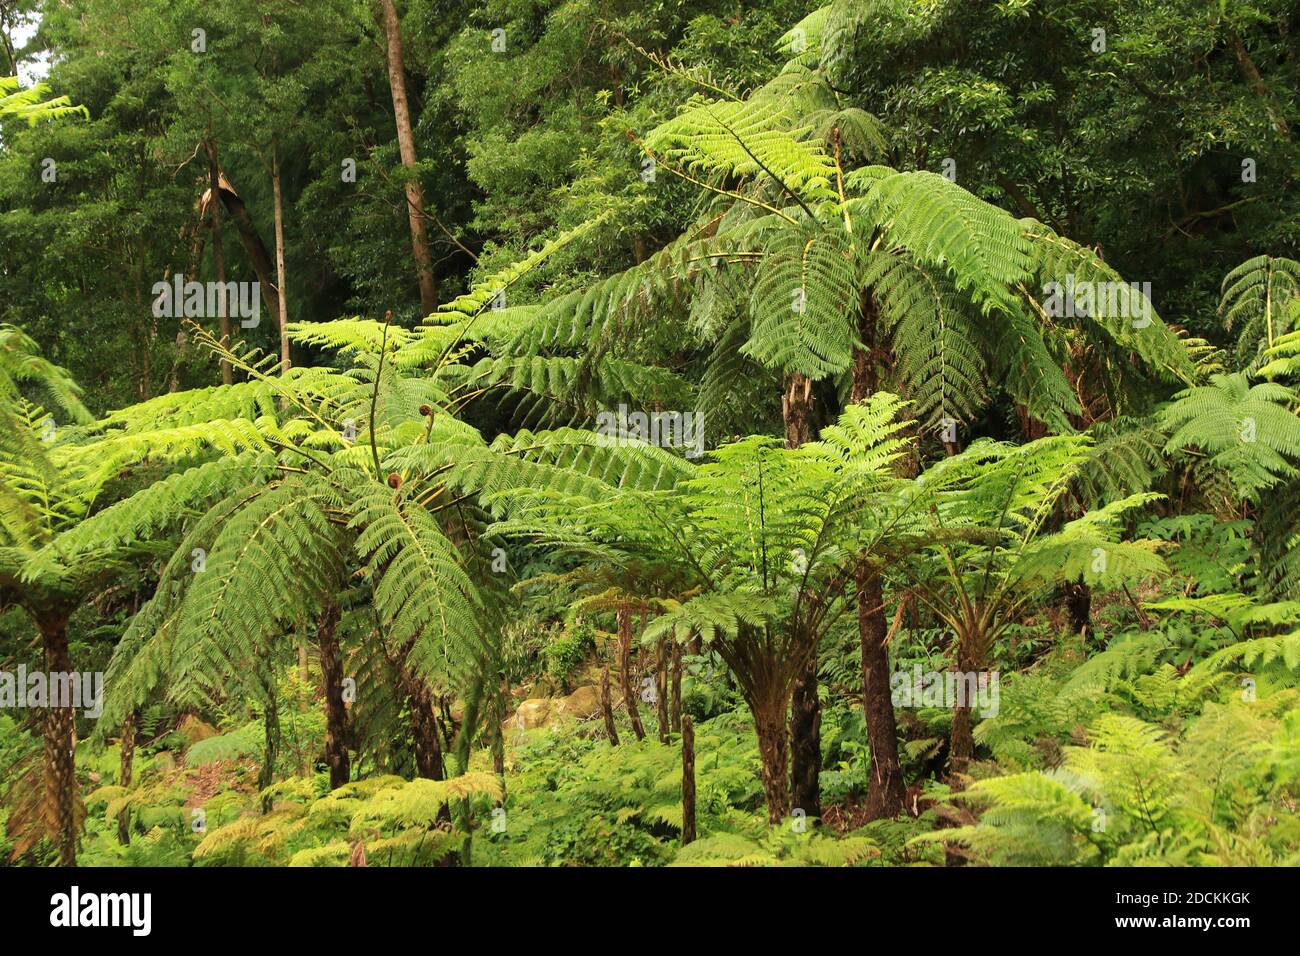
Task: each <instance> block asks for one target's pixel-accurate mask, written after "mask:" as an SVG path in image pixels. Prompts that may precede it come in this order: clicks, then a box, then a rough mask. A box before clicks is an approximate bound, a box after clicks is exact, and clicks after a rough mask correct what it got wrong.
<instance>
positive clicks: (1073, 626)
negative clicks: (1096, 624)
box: [1065, 581, 1092, 634]
mask: <svg viewBox="0 0 1300 956" xmlns="http://www.w3.org/2000/svg"><path fill="white" fill-rule="evenodd" d="M1065 610H1066V613H1068V614H1069V616H1070V633H1071V634H1078V633H1080V632H1082V631H1084V630H1086V629H1087V627H1088V623H1089V620H1090V618H1091V613H1092V589H1091V588H1090V587H1088V585H1087V584H1085V583H1084V582H1083V581H1071V582H1070V583H1068V584H1066V585H1065Z"/></svg>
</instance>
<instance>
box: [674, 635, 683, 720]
mask: <svg viewBox="0 0 1300 956" xmlns="http://www.w3.org/2000/svg"><path fill="white" fill-rule="evenodd" d="M672 648H673V716H672V727H673V730H674V731H676V732H679V733H680V732H681V729H682V645H681V644H679V643H677V641H675V640H674V641H673V642H672Z"/></svg>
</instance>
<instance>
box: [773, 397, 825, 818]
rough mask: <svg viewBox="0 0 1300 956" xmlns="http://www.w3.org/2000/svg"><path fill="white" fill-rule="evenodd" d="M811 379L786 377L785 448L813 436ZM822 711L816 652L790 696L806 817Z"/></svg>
mask: <svg viewBox="0 0 1300 956" xmlns="http://www.w3.org/2000/svg"><path fill="white" fill-rule="evenodd" d="M812 406H813V391H812V380H811V379H809V378H807V377H806V376H804V375H800V374H799V373H797V372H792V373H790V374H789V375H787V376H786V380H785V395H784V398H783V401H782V403H781V411H782V414H783V416H784V418H785V447H787V448H798V447H799V446H800V445H803V444H804V443H805V442H808V441H811V440H812V438H813V418H812V410H813V408H812ZM821 726H822V710H821V701H820V699H819V698H818V694H817V651H816V648H815V647H814V649H813V651H812V653H811V655H810V656H809V659H808V662H807V664H805V665H804V667H803V669H802V670H801V671H800V672H799V675H798V676H797V677H796V678H795V681H794V689H793V692H792V694H791V698H790V767H791V774H792V798H793V801H794V806H795V807H797V808H799V809H801V810H803V811H804V813H806V814H807V815H808V817H810V818H812V819H816V818H818V817H820V816H821V814H822V808H821V786H820V784H819V778H820V776H821V769H822V734H821Z"/></svg>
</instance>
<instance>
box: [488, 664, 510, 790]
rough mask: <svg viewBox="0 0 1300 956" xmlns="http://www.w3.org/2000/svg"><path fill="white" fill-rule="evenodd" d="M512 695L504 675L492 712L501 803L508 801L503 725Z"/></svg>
mask: <svg viewBox="0 0 1300 956" xmlns="http://www.w3.org/2000/svg"><path fill="white" fill-rule="evenodd" d="M509 696H510V685H509V684H508V683H507V682H506V679H505V677H504V676H502V678H501V685H500V686H499V687H498V688H497V693H496V701H495V706H494V708H493V714H492V772H493V773H495V774H496V775H497V780H498V781H499V782H500V784H501V803H500V804H499V806H504V805H505V802H506V738H505V734H503V733H502V732H501V725H502V724H503V723H505V719H506V699H507V698H508V697H509Z"/></svg>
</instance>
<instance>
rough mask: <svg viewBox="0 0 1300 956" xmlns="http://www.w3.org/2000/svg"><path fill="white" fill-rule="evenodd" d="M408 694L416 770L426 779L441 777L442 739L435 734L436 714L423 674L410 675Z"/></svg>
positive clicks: (445, 772)
mask: <svg viewBox="0 0 1300 956" xmlns="http://www.w3.org/2000/svg"><path fill="white" fill-rule="evenodd" d="M407 695H408V696H407V699H408V702H409V705H410V709H411V730H412V733H413V735H414V737H415V769H416V773H417V774H418V775H419V776H421V777H424V778H426V779H429V780H443V779H445V778H446V776H447V768H446V765H445V764H444V763H443V759H442V740H441V738H440V737H439V734H438V715H437V714H436V713H434V710H433V694H432V693H430V691H429V686H428V684H426V683H425V682H424V679H423V678H420V677H414V676H413V679H412V680H411V681H410V683H409V685H408V690H407Z"/></svg>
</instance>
